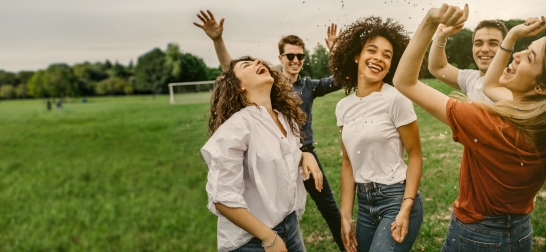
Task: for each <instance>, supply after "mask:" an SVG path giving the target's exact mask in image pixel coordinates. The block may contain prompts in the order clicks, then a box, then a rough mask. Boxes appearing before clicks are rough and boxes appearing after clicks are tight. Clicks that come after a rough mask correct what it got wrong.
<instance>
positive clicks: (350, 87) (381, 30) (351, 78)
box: [329, 16, 426, 95]
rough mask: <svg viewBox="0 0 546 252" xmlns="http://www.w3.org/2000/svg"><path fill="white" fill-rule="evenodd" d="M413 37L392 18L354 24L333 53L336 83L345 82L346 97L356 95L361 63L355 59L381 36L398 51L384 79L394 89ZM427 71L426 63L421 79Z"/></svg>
mask: <svg viewBox="0 0 546 252" xmlns="http://www.w3.org/2000/svg"><path fill="white" fill-rule="evenodd" d="M409 34H410V33H409V32H408V31H406V30H405V29H404V27H403V26H402V24H400V23H398V22H396V21H393V20H392V19H391V18H387V20H386V21H384V22H383V20H382V19H381V18H380V17H375V16H370V17H367V18H361V19H359V20H357V21H356V22H354V23H352V24H351V25H349V26H348V27H347V30H345V31H343V33H342V34H340V35H339V38H338V39H336V40H335V41H334V46H333V48H334V49H333V50H332V52H331V54H330V61H329V65H330V70H331V71H332V73H334V81H335V82H336V83H341V85H342V86H343V88H344V89H345V94H346V95H348V94H350V93H352V92H354V91H355V90H356V88H357V80H358V64H355V62H354V60H355V57H356V56H358V55H360V52H361V51H362V48H363V47H364V45H365V44H366V43H367V42H368V41H370V40H372V39H374V38H376V37H378V36H381V37H384V38H385V39H387V40H388V41H389V42H390V43H391V44H392V47H393V50H394V52H393V57H392V63H391V68H390V71H389V73H387V75H386V76H385V78H383V82H385V83H388V84H390V85H393V86H394V84H393V83H392V78H393V77H394V73H395V72H396V68H397V67H398V63H399V62H400V58H401V57H402V54H403V53H404V51H405V50H406V47H407V46H408V43H409V41H410V37H409ZM425 62H426V58H425ZM425 68H426V63H423V65H422V66H421V72H420V76H422V74H423V73H424V69H425Z"/></svg>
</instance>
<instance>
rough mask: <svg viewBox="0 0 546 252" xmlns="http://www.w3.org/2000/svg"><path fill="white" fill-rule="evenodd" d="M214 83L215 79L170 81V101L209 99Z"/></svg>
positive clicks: (176, 102)
mask: <svg viewBox="0 0 546 252" xmlns="http://www.w3.org/2000/svg"><path fill="white" fill-rule="evenodd" d="M213 85H214V81H213V80H211V81H191V82H176V83H169V96H170V98H169V103H170V104H182V103H193V102H199V101H201V100H203V99H205V100H208V99H209V96H210V90H212V86H213ZM194 100H195V101H194Z"/></svg>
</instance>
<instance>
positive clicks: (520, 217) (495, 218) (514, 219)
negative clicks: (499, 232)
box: [481, 214, 530, 224]
mask: <svg viewBox="0 0 546 252" xmlns="http://www.w3.org/2000/svg"><path fill="white" fill-rule="evenodd" d="M529 217H530V216H529V214H503V215H487V216H485V218H483V220H481V222H482V223H499V224H511V223H512V224H515V223H518V222H521V221H524V220H526V219H529Z"/></svg>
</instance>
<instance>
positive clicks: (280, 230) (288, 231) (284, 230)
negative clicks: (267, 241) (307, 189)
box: [233, 212, 305, 252]
mask: <svg viewBox="0 0 546 252" xmlns="http://www.w3.org/2000/svg"><path fill="white" fill-rule="evenodd" d="M273 230H275V231H277V235H278V236H279V238H281V239H282V240H283V241H284V243H285V244H286V248H287V249H288V251H290V252H292V251H294V252H305V246H304V245H303V238H302V237H301V233H300V225H299V224H298V217H297V216H296V212H292V213H291V214H289V215H288V216H286V217H285V218H284V220H283V221H281V223H279V225H277V226H275V227H274V228H273ZM279 238H277V239H279ZM233 251H236V252H257V251H260V252H262V251H265V250H264V248H263V247H262V241H261V240H260V239H258V238H256V237H254V238H252V239H251V240H250V241H249V242H247V243H246V244H245V245H243V246H241V247H239V248H238V249H236V250H233Z"/></svg>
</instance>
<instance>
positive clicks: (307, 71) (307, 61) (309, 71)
mask: <svg viewBox="0 0 546 252" xmlns="http://www.w3.org/2000/svg"><path fill="white" fill-rule="evenodd" d="M303 53H304V54H305V58H304V60H303V67H302V68H301V71H300V75H301V76H303V77H312V76H313V67H312V64H313V62H312V61H311V53H310V52H309V50H307V49H304V50H303ZM279 66H280V70H281V72H282V68H283V65H282V64H280V65H279Z"/></svg>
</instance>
